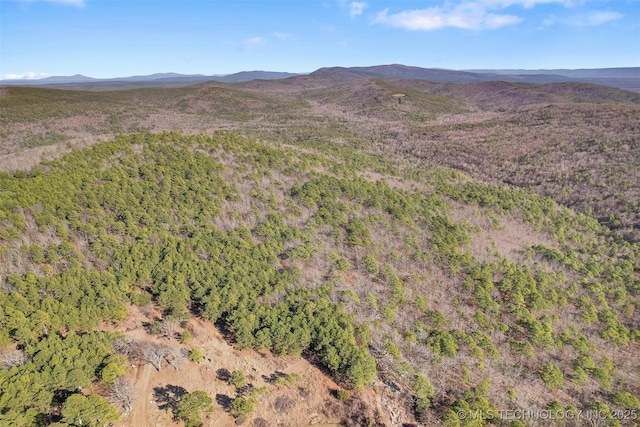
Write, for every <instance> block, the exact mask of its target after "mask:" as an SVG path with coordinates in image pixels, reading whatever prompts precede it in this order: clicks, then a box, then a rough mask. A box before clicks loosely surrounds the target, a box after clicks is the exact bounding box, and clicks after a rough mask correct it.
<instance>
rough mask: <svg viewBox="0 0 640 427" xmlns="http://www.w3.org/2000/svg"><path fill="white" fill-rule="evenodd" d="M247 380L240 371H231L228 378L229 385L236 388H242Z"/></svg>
mask: <svg viewBox="0 0 640 427" xmlns="http://www.w3.org/2000/svg"><path fill="white" fill-rule="evenodd" d="M246 382H247V379H246V378H245V376H244V373H243V372H242V371H233V372H231V376H230V377H229V384H232V385H234V386H235V387H236V388H242V387H244V385H245V384H246Z"/></svg>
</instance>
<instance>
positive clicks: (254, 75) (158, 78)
mask: <svg viewBox="0 0 640 427" xmlns="http://www.w3.org/2000/svg"><path fill="white" fill-rule="evenodd" d="M304 75H308V76H332V77H335V78H339V79H340V78H342V79H347V80H351V79H355V78H358V77H373V78H376V77H377V78H408V79H421V80H429V81H435V82H455V83H471V82H481V81H506V82H514V83H559V82H582V83H595V84H600V85H605V86H610V87H616V88H619V89H625V90H632V91H635V92H640V67H618V68H597V69H575V70H571V69H552V70H544V69H539V70H526V69H484V70H450V69H443V68H423V67H416V66H410V65H403V64H387V65H374V66H366V67H340V66H335V67H322V68H319V69H317V70H315V71H313V72H311V73H308V74H305V73H289V72H276V71H260V70H256V71H241V72H238V73H233V74H228V75H203V74H180V73H171V72H169V73H155V74H150V75H141V76H129V77H116V78H107V79H96V78H92V77H88V76H83V75H81V74H76V75H73V76H52V77H47V78H44V79H37V80H0V85H2V86H44V87H59V88H69V85H84V86H82V87H78V88H81V89H91V88H92V87H91V85H95V86H94V88H100V87H105V86H106V88H107V89H108V88H110V87H109V85H110V84H113V85H123V84H125V85H128V86H127V87H126V88H135V87H163V86H187V85H190V84H198V83H204V82H208V81H212V82H221V83H245V82H249V81H253V80H280V79H287V78H291V77H296V76H304ZM136 84H137V85H139V86H136Z"/></svg>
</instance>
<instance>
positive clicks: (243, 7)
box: [0, 0, 640, 79]
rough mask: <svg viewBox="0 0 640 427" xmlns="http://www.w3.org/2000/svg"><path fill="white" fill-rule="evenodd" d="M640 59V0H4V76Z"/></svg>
mask: <svg viewBox="0 0 640 427" xmlns="http://www.w3.org/2000/svg"><path fill="white" fill-rule="evenodd" d="M382 64H405V65H412V66H418V67H425V68H447V69H456V70H466V69H499V68H500V69H505V68H509V69H510V68H517V69H555V68H569V69H576V68H606V67H634V66H635V67H637V66H640V0H410V1H403V0H375V1H373V0H363V1H349V0H320V1H316V0H295V1H292V0H271V1H267V0H233V1H229V0H180V1H170V0H132V1H129V0H0V78H3V79H7V78H25V79H32V78H42V77H47V76H61V75H63V76H68V75H74V74H83V75H86V76H90V77H95V78H112V77H125V76H132V75H147V74H153V73H160V72H176V73H182V74H205V75H212V74H231V73H235V72H239V71H251V70H265V71H287V72H293V73H308V72H312V71H314V70H316V69H318V68H321V67H331V66H344V67H349V66H370V65H382Z"/></svg>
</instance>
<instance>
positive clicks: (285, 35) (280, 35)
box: [273, 32, 293, 40]
mask: <svg viewBox="0 0 640 427" xmlns="http://www.w3.org/2000/svg"><path fill="white" fill-rule="evenodd" d="M273 35H274V36H275V37H277V38H279V39H280V40H287V39H290V38H291V37H293V34H289V33H279V32H275V33H273Z"/></svg>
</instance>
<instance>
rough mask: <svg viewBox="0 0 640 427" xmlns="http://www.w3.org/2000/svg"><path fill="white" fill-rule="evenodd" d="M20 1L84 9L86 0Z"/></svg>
mask: <svg viewBox="0 0 640 427" xmlns="http://www.w3.org/2000/svg"><path fill="white" fill-rule="evenodd" d="M20 1H22V2H25V3H33V2H36V1H44V2H47V3H57V4H62V5H67V6H77V7H83V6H84V5H85V3H84V0H20Z"/></svg>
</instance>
